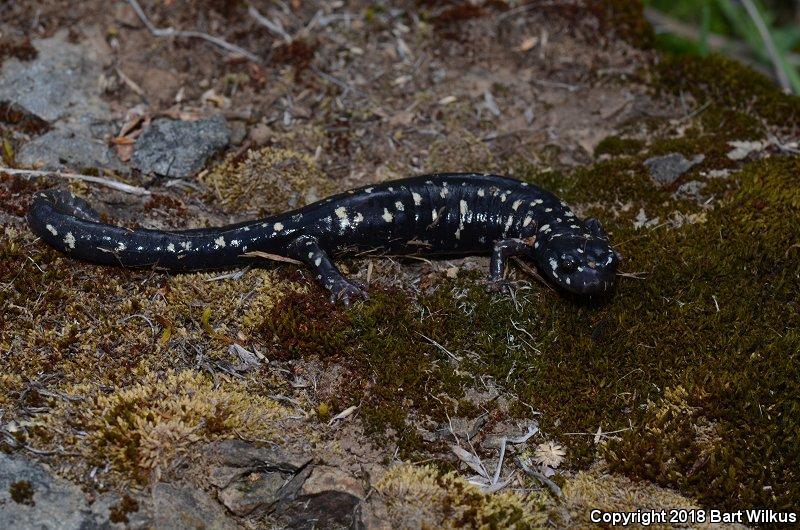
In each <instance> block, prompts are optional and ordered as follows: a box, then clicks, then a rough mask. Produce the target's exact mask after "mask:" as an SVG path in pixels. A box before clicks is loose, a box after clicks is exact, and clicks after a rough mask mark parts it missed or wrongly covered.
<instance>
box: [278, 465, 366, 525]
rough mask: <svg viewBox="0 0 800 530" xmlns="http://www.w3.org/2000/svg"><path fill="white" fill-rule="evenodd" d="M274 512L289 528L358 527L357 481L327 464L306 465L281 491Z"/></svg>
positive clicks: (359, 489)
mask: <svg viewBox="0 0 800 530" xmlns="http://www.w3.org/2000/svg"><path fill="white" fill-rule="evenodd" d="M281 494H282V498H281V500H280V501H278V503H277V504H276V510H275V514H276V516H277V517H278V518H279V519H280V520H282V521H283V522H284V523H285V524H286V525H287V526H288V527H289V528H298V529H299V528H330V527H336V526H346V527H360V526H362V523H361V520H360V519H361V518H360V514H361V502H362V501H363V500H364V499H365V497H366V493H365V492H364V487H363V486H362V485H361V483H360V482H359V481H358V480H356V479H355V478H354V477H352V476H350V475H348V474H347V473H345V472H344V471H342V470H340V469H338V468H335V467H331V466H324V465H318V466H309V467H307V468H306V469H304V470H303V471H302V472H301V473H299V474H298V475H297V476H296V477H295V478H294V479H292V480H291V481H290V482H289V483H288V484H286V486H284V488H283V489H282V490H281Z"/></svg>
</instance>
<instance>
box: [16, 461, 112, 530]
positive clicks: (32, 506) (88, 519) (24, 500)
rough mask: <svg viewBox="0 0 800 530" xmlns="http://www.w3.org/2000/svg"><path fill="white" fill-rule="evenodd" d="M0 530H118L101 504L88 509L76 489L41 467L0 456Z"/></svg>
mask: <svg viewBox="0 0 800 530" xmlns="http://www.w3.org/2000/svg"><path fill="white" fill-rule="evenodd" d="M0 528H14V529H16V530H25V529H37V530H50V529H53V530H72V529H75V530H88V529H92V528H122V525H116V524H114V523H112V522H111V521H109V516H108V506H107V505H106V504H105V503H102V502H101V503H96V504H94V505H89V503H88V502H87V501H86V497H85V496H84V494H83V492H82V491H81V489H80V487H78V486H77V485H75V484H72V483H70V482H68V481H66V480H64V479H62V478H60V477H57V476H54V475H52V474H50V472H49V471H47V470H46V469H45V468H44V467H43V466H41V465H40V464H37V463H35V462H31V461H29V460H27V459H25V458H22V457H20V456H15V455H6V454H4V453H2V452H0Z"/></svg>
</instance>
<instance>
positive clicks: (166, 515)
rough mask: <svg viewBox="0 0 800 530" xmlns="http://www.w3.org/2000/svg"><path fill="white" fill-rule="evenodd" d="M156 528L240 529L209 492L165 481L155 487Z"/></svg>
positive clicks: (183, 529) (154, 517) (154, 523)
mask: <svg viewBox="0 0 800 530" xmlns="http://www.w3.org/2000/svg"><path fill="white" fill-rule="evenodd" d="M153 527H154V528H158V529H160V530H185V529H201V528H202V529H203V530H235V529H237V528H239V526H238V525H237V524H235V523H234V522H233V520H231V519H230V518H229V517H228V515H227V513H226V512H225V510H224V508H222V506H220V505H219V504H218V503H217V502H216V501H215V500H214V499H213V498H212V497H211V496H210V495H209V494H208V493H206V492H204V491H203V490H201V489H199V488H196V487H193V486H191V485H187V486H180V485H175V484H167V483H164V482H160V483H158V484H156V485H155V486H154V487H153Z"/></svg>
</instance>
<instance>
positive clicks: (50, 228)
mask: <svg viewBox="0 0 800 530" xmlns="http://www.w3.org/2000/svg"><path fill="white" fill-rule="evenodd" d="M46 228H47V229H48V230H49V231H50V233H51V234H53V235H54V236H57V235H58V230H56V229H55V228H54V227H53V225H47V226H46Z"/></svg>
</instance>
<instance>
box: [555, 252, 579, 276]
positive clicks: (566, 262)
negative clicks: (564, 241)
mask: <svg viewBox="0 0 800 530" xmlns="http://www.w3.org/2000/svg"><path fill="white" fill-rule="evenodd" d="M558 268H559V269H560V270H561V271H562V272H575V269H577V268H578V260H577V259H575V256H570V255H569V254H565V255H563V256H561V259H560V260H559V261H558Z"/></svg>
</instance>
